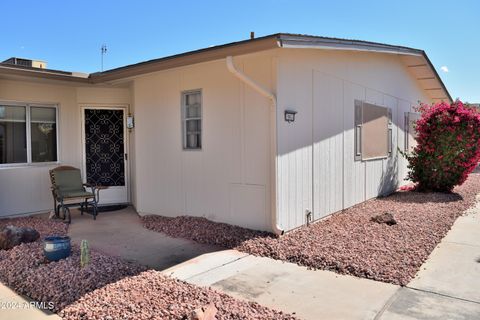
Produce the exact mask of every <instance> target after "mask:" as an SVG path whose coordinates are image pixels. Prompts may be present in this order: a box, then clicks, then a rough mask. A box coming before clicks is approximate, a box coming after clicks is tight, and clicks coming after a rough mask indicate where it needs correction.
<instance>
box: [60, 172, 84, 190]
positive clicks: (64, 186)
mask: <svg viewBox="0 0 480 320" xmlns="http://www.w3.org/2000/svg"><path fill="white" fill-rule="evenodd" d="M54 176H55V185H56V187H57V189H58V191H59V192H60V193H64V192H66V191H77V192H80V191H83V192H85V189H84V188H83V184H82V176H81V175H80V170H78V169H72V170H58V171H55V172H54Z"/></svg>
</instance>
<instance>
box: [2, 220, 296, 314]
mask: <svg viewBox="0 0 480 320" xmlns="http://www.w3.org/2000/svg"><path fill="white" fill-rule="evenodd" d="M92 223H93V222H92ZM6 225H14V226H18V227H20V226H24V227H33V228H35V229H37V230H38V231H39V232H40V235H41V237H40V239H39V240H38V241H36V242H33V243H27V244H25V243H24V244H20V245H18V246H16V247H14V248H12V249H10V250H0V281H1V282H3V283H4V284H6V285H7V286H9V287H10V288H12V289H13V290H15V291H16V292H18V293H20V294H23V295H26V296H28V297H30V298H31V299H33V300H35V301H38V302H44V303H45V304H44V305H45V306H46V307H48V308H51V311H54V312H57V313H58V314H59V315H60V316H61V317H63V318H64V319H72V320H73V319H75V320H87V319H92V320H93V319H112V320H113V319H132V320H134V319H189V316H190V315H191V313H192V311H193V310H195V309H198V308H201V307H205V306H207V305H209V304H210V303H213V304H214V305H215V307H216V308H217V309H218V313H217V319H295V318H294V317H292V316H290V315H287V314H283V313H281V312H278V311H274V310H272V309H269V308H266V307H262V306H260V305H258V304H256V303H250V302H243V301H240V300H237V299H234V298H232V297H230V296H228V295H225V294H222V293H219V292H216V291H214V290H211V289H208V288H200V287H197V286H194V285H191V284H187V283H185V282H181V281H178V280H174V279H172V278H169V277H166V276H164V275H162V274H161V273H160V272H157V271H145V270H146V268H145V267H143V266H140V265H137V264H133V263H130V262H126V261H123V260H121V259H120V258H117V257H111V256H108V255H105V254H103V253H100V252H97V251H94V250H92V251H91V254H90V263H89V264H88V265H87V266H86V267H84V268H81V267H80V250H79V248H78V246H76V245H74V246H73V248H72V255H71V256H70V257H68V258H66V259H63V260H60V261H58V262H48V261H46V260H45V258H44V256H43V245H42V241H41V239H43V238H44V237H46V236H48V235H53V234H57V235H64V234H66V233H67V226H66V225H65V224H64V223H63V222H61V221H55V220H47V219H42V218H40V217H28V218H15V219H2V220H0V227H3V226H6ZM0 318H1V317H0Z"/></svg>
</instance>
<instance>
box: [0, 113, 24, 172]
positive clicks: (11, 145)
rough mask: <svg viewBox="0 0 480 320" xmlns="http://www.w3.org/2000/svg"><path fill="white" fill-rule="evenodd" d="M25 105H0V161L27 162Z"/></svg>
mask: <svg viewBox="0 0 480 320" xmlns="http://www.w3.org/2000/svg"><path fill="white" fill-rule="evenodd" d="M26 123H27V119H26V107H24V106H0V163H26V162H27V130H26V128H27V127H26Z"/></svg>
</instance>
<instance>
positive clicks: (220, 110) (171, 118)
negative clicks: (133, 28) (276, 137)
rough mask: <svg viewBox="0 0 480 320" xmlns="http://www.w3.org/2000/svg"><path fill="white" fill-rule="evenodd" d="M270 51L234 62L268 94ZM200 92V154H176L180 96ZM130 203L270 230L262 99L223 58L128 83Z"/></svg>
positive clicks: (266, 118) (146, 210)
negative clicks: (132, 156)
mask: <svg viewBox="0 0 480 320" xmlns="http://www.w3.org/2000/svg"><path fill="white" fill-rule="evenodd" d="M273 60H274V58H273V55H272V53H271V52H263V53H256V54H252V55H245V56H242V57H236V58H235V64H236V66H237V67H238V68H239V69H240V70H243V72H245V73H246V74H247V75H248V76H250V77H251V78H253V79H255V80H256V81H258V82H259V83H262V85H264V86H265V87H267V88H268V89H270V90H273V89H274V88H275V83H274V79H276V77H275V75H274V74H273V73H274V72H275V70H274V68H273V67H272V64H273V63H274V62H273ZM194 89H201V90H202V135H203V137H202V150H183V148H182V126H181V93H182V91H188V90H194ZM132 91H133V97H134V100H133V101H134V103H133V104H134V108H135V130H134V131H135V138H134V141H135V153H136V159H135V163H136V165H135V186H136V187H135V192H134V195H133V197H134V199H135V206H136V209H137V211H138V212H139V213H140V214H141V215H146V214H158V215H163V216H179V215H190V216H204V217H206V218H208V219H211V220H214V221H218V222H225V223H230V224H234V225H241V226H244V227H249V228H254V229H260V230H269V229H270V212H271V211H270V210H271V203H272V198H271V194H272V190H271V187H272V185H271V182H270V179H271V168H272V161H271V159H274V157H273V156H272V153H271V148H270V147H271V145H270V143H271V138H272V136H271V132H270V129H271V122H272V121H274V115H275V113H274V110H273V108H272V107H271V106H270V104H269V101H268V99H266V98H265V97H263V96H261V95H259V94H258V93H257V92H256V91H254V90H252V89H250V88H249V87H247V86H245V85H244V84H243V83H241V82H240V81H239V80H238V79H237V78H235V77H234V76H233V75H232V74H231V73H230V72H229V71H228V70H227V67H226V63H225V60H218V61H212V62H208V63H202V64H196V65H192V66H188V67H183V68H177V69H172V70H167V71H162V72H157V73H152V74H149V75H143V76H139V77H137V78H135V79H134V84H133V90H132Z"/></svg>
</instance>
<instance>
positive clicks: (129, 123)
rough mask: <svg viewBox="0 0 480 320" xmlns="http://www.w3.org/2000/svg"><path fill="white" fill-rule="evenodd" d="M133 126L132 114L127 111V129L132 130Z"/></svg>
mask: <svg viewBox="0 0 480 320" xmlns="http://www.w3.org/2000/svg"><path fill="white" fill-rule="evenodd" d="M134 127H135V122H134V119H133V116H132V115H131V114H130V113H129V114H128V115H127V129H129V130H132V129H133V128H134Z"/></svg>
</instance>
